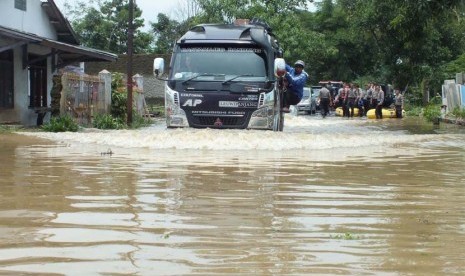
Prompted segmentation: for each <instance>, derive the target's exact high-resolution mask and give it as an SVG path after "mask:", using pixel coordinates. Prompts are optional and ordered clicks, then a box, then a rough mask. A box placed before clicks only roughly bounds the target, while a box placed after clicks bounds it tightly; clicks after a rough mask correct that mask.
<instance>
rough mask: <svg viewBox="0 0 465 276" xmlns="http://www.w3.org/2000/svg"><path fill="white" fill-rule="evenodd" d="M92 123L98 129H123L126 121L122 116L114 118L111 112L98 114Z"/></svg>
mask: <svg viewBox="0 0 465 276" xmlns="http://www.w3.org/2000/svg"><path fill="white" fill-rule="evenodd" d="M92 125H93V126H94V127H95V128H98V129H123V128H124V122H123V120H122V119H121V118H114V117H113V116H111V115H109V114H103V115H102V114H98V115H97V116H95V118H94V120H93V121H92Z"/></svg>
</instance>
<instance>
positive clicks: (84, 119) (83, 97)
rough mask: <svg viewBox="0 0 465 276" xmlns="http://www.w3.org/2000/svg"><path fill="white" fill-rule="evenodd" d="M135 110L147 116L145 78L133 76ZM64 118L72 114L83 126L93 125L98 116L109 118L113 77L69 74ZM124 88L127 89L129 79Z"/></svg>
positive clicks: (62, 108)
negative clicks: (95, 117) (105, 115)
mask: <svg viewBox="0 0 465 276" xmlns="http://www.w3.org/2000/svg"><path fill="white" fill-rule="evenodd" d="M133 81H134V83H133V85H134V86H133V92H134V94H133V103H134V110H135V111H136V112H137V113H138V114H139V115H141V116H147V115H148V110H147V105H146V102H145V97H144V77H143V76H141V75H138V74H137V75H135V76H133ZM62 85H63V89H62V93H61V100H60V114H63V115H64V114H68V115H71V116H72V117H73V118H75V119H76V120H77V121H78V123H79V124H81V125H90V124H91V123H92V119H93V118H94V116H96V115H97V114H109V113H110V108H111V93H112V92H111V73H110V72H108V71H106V70H103V71H101V72H100V73H99V75H98V76H91V75H86V74H76V73H70V72H66V73H63V76H62ZM123 85H124V86H126V81H125V79H124V80H123Z"/></svg>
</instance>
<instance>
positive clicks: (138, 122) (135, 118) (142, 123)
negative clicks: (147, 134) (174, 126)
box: [131, 112, 152, 128]
mask: <svg viewBox="0 0 465 276" xmlns="http://www.w3.org/2000/svg"><path fill="white" fill-rule="evenodd" d="M151 124H152V120H151V119H150V118H145V117H142V116H141V115H139V114H138V113H135V112H134V113H133V114H132V125H131V128H141V127H147V126H150V125H151Z"/></svg>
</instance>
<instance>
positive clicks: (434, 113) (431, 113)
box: [423, 103, 441, 122]
mask: <svg viewBox="0 0 465 276" xmlns="http://www.w3.org/2000/svg"><path fill="white" fill-rule="evenodd" d="M423 117H424V118H425V119H426V120H427V121H428V122H436V121H437V120H438V119H439V117H441V107H440V106H439V105H438V104H432V103H430V104H428V105H427V106H426V107H425V108H424V109H423Z"/></svg>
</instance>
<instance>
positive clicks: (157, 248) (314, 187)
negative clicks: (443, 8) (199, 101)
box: [0, 115, 465, 275]
mask: <svg viewBox="0 0 465 276" xmlns="http://www.w3.org/2000/svg"><path fill="white" fill-rule="evenodd" d="M110 153H111V154H110ZM0 163H1V164H2V168H1V170H0V199H1V200H0V275H18V274H27V275H454V274H455V275H464V274H465V261H464V260H465V204H464V202H465V167H464V164H465V129H464V128H463V127H457V126H455V125H440V126H439V127H435V126H433V125H431V124H428V123H423V122H422V121H421V120H419V119H418V118H405V119H402V120H397V119H385V120H380V121H376V120H366V119H358V118H356V119H343V118H339V117H327V118H326V119H321V118H320V117H319V116H304V115H302V116H297V117H296V116H289V115H286V126H285V131H284V132H282V133H276V132H271V131H245V130H212V129H166V127H165V125H164V123H163V122H162V121H159V122H156V123H155V124H154V125H153V126H151V127H148V128H144V129H140V130H120V131H101V130H86V131H83V132H79V133H41V132H29V133H24V132H22V133H19V134H0Z"/></svg>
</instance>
